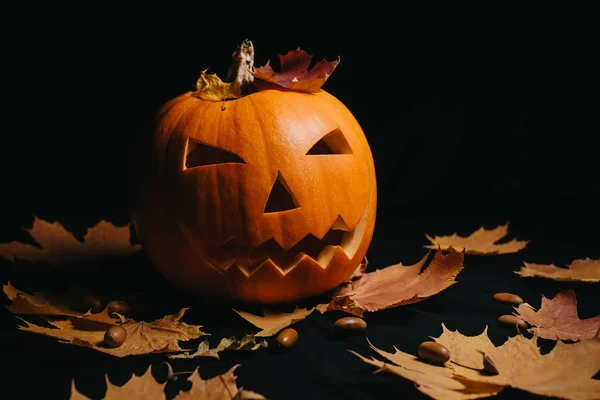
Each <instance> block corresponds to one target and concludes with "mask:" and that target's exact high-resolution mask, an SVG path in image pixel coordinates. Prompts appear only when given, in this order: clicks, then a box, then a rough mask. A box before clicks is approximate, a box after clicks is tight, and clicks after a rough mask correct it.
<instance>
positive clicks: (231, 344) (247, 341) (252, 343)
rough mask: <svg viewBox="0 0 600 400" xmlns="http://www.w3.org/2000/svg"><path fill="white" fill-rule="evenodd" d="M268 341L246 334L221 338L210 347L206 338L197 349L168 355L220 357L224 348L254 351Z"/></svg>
mask: <svg viewBox="0 0 600 400" xmlns="http://www.w3.org/2000/svg"><path fill="white" fill-rule="evenodd" d="M267 345H268V342H267V341H266V340H263V341H262V342H257V341H256V339H255V336H254V335H246V336H244V337H243V338H241V339H240V340H237V339H236V338H235V337H233V336H232V337H230V338H223V339H221V341H220V342H219V344H218V345H217V347H215V348H213V349H211V348H210V345H209V343H208V340H205V341H203V342H202V343H200V344H199V345H198V349H196V351H194V352H193V353H190V352H189V351H186V352H184V353H182V354H175V355H170V356H169V358H196V357H212V358H216V359H217V360H219V359H220V357H219V353H220V352H222V351H225V350H247V351H254V350H258V349H259V348H261V347H267Z"/></svg>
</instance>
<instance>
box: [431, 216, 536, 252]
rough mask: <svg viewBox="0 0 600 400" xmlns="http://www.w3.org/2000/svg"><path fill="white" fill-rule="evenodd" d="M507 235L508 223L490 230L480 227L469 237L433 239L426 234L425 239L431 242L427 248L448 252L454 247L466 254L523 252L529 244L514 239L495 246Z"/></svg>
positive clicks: (440, 237) (455, 236)
mask: <svg viewBox="0 0 600 400" xmlns="http://www.w3.org/2000/svg"><path fill="white" fill-rule="evenodd" d="M507 233H508V223H507V224H505V225H501V226H498V227H496V228H494V229H490V230H487V229H485V228H484V227H480V228H479V229H478V230H476V231H475V232H473V233H472V234H470V235H469V236H467V237H462V236H458V234H456V233H453V234H452V235H450V236H437V235H436V236H435V237H433V238H432V237H431V236H429V235H428V234H425V237H427V239H428V240H429V241H430V242H431V244H429V245H427V246H425V248H428V249H438V248H441V249H442V250H447V249H449V248H451V247H452V248H454V249H456V250H458V251H462V250H465V253H466V254H508V253H516V252H517V251H520V250H523V249H524V248H525V246H526V245H527V243H529V242H528V241H526V240H516V239H513V240H511V241H510V242H508V243H502V244H495V243H496V242H498V241H499V240H501V239H503V238H504V237H505V236H506V234H507Z"/></svg>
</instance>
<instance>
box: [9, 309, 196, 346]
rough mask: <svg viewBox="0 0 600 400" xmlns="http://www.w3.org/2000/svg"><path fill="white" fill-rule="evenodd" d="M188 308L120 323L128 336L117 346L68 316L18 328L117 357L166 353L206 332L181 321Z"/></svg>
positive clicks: (102, 334)
mask: <svg viewBox="0 0 600 400" xmlns="http://www.w3.org/2000/svg"><path fill="white" fill-rule="evenodd" d="M187 310H188V308H182V309H181V310H179V312H177V313H176V314H173V315H167V316H165V317H163V318H160V319H158V320H156V321H153V322H144V321H142V322H136V321H134V320H129V321H127V322H125V323H124V324H122V325H121V326H122V327H123V328H125V330H126V331H127V339H126V340H125V342H124V343H123V344H122V345H121V346H120V347H116V348H111V347H106V346H104V344H103V341H104V332H105V330H104V329H88V328H87V327H86V328H85V329H82V328H79V327H78V325H77V323H76V322H77V321H75V322H74V321H73V320H71V319H66V320H59V321H53V320H50V321H48V323H49V324H50V325H52V326H53V327H54V328H47V327H43V326H38V325H36V324H33V323H31V322H28V321H25V320H22V321H24V322H25V324H26V326H19V327H18V328H19V329H20V330H23V331H27V332H33V333H37V334H42V335H46V336H50V337H54V338H57V339H60V342H61V343H69V344H74V345H77V346H83V347H89V348H92V349H94V350H97V351H101V352H103V353H107V354H111V355H113V356H116V357H125V356H129V355H138V354H149V353H169V352H175V351H181V350H182V348H181V347H180V346H179V341H188V340H192V339H196V338H199V337H200V336H206V335H207V334H206V333H204V332H202V331H200V328H201V326H199V325H188V324H186V323H185V322H180V319H181V318H182V317H183V315H184V313H185V312H186V311H187Z"/></svg>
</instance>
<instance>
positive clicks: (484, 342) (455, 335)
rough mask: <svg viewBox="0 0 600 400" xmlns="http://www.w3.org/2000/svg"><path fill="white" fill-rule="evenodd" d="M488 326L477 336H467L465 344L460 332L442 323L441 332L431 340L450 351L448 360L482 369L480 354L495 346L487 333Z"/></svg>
mask: <svg viewBox="0 0 600 400" xmlns="http://www.w3.org/2000/svg"><path fill="white" fill-rule="evenodd" d="M487 330H488V327H487V326H486V327H485V329H484V330H483V332H482V333H481V334H480V335H477V336H468V338H469V339H468V341H469V346H465V345H464V342H465V336H464V335H462V334H461V333H460V332H458V330H457V331H451V330H449V329H448V328H446V325H444V324H442V334H441V335H440V336H439V337H437V338H435V337H432V339H433V340H435V341H436V342H438V343H439V344H441V345H442V346H444V347H446V348H447V349H448V351H450V360H451V361H452V362H453V363H456V364H458V365H462V366H463V367H467V368H473V369H483V357H482V356H481V355H482V354H487V353H489V352H490V351H492V350H493V349H495V348H496V346H494V343H492V342H491V341H490V338H489V337H488V335H487Z"/></svg>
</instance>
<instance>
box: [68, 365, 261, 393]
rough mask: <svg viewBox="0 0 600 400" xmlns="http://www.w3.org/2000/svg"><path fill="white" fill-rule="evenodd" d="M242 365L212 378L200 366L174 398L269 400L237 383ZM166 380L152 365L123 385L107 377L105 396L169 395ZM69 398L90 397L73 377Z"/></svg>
mask: <svg viewBox="0 0 600 400" xmlns="http://www.w3.org/2000/svg"><path fill="white" fill-rule="evenodd" d="M238 367H239V365H234V366H233V367H232V368H231V369H230V370H229V371H227V372H226V373H224V374H222V375H218V376H216V377H214V378H212V379H208V380H204V379H202V378H201V377H200V374H199V373H198V369H196V370H195V371H194V372H193V373H192V375H191V376H190V377H189V378H188V381H189V382H190V383H191V384H192V387H191V388H190V390H188V391H182V392H179V393H178V394H177V395H176V396H175V397H174V398H173V399H175V400H194V399H195V400H232V399H236V400H266V398H265V397H264V396H262V395H260V394H258V393H255V392H252V391H249V390H244V389H243V388H239V387H238V386H237V384H236V379H237V377H236V376H235V375H234V374H233V373H234V371H235V370H236V369H237V368H238ZM165 386H166V382H164V383H158V382H157V381H156V380H155V379H154V377H153V376H152V372H151V367H148V369H147V370H146V373H144V375H142V376H136V375H134V376H132V377H131V379H130V380H129V381H128V382H127V383H125V384H124V385H123V386H116V385H113V384H112V383H110V381H109V380H108V377H106V393H105V395H104V396H103V397H102V399H105V400H109V399H128V400H138V399H139V400H146V399H153V400H154V399H156V400H161V399H166V398H167V397H166V395H165V391H164V390H165ZM70 400H90V399H89V398H88V397H86V396H84V395H82V394H81V393H79V392H78V391H77V388H76V386H75V381H71V397H70Z"/></svg>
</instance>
